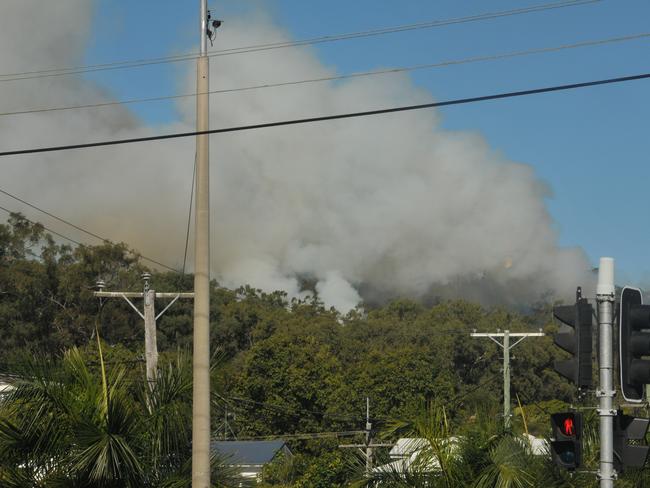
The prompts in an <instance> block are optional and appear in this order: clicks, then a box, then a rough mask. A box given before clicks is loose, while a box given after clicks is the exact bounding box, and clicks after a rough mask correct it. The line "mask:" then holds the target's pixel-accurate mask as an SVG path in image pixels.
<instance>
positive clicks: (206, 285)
mask: <svg viewBox="0 0 650 488" xmlns="http://www.w3.org/2000/svg"><path fill="white" fill-rule="evenodd" d="M199 1H200V5H201V25H200V38H199V39H200V46H201V50H200V56H199V58H198V60H197V72H196V93H197V95H196V130H197V131H198V132H200V131H207V130H209V129H210V120H209V119H210V117H209V95H208V91H209V89H210V84H209V62H208V56H207V54H208V34H207V33H208V5H207V0H199ZM209 149H210V148H209V136H208V135H207V134H206V135H199V136H197V137H196V207H195V208H196V212H195V216H196V217H195V218H196V221H195V245H194V332H193V334H194V349H193V396H192V488H210V180H209V178H210V173H209V169H210V163H209V159H210V158H209Z"/></svg>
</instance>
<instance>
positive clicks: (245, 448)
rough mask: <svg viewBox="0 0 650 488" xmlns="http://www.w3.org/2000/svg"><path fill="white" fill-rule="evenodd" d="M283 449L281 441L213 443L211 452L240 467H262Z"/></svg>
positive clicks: (283, 444)
mask: <svg viewBox="0 0 650 488" xmlns="http://www.w3.org/2000/svg"><path fill="white" fill-rule="evenodd" d="M284 447H285V442H284V441H283V440H276V441H214V442H212V443H210V448H211V449H212V450H216V451H219V452H220V453H221V454H223V455H224V456H226V457H227V458H228V460H227V462H229V463H232V464H242V465H262V464H266V463H268V462H271V460H272V459H273V458H274V457H275V455H276V454H277V453H278V451H280V450H281V449H283V448H284Z"/></svg>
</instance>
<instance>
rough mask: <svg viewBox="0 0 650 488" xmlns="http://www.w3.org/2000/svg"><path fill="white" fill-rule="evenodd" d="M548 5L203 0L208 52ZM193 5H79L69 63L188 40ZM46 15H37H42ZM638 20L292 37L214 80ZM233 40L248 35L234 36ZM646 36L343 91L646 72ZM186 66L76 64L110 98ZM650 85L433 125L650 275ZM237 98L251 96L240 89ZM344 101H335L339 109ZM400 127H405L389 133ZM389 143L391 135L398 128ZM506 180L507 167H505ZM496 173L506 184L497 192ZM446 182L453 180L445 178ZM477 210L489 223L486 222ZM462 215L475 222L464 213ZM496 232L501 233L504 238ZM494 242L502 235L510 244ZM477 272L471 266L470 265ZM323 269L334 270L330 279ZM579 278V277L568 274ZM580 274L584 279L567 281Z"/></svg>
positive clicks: (449, 53)
mask: <svg viewBox="0 0 650 488" xmlns="http://www.w3.org/2000/svg"><path fill="white" fill-rule="evenodd" d="M10 1H15V0H10ZM543 3H552V2H543V1H538V2H534V1H525V2H522V1H516V2H515V1H505V0H503V1H497V0H494V1H491V2H484V1H464V2H457V1H452V0H441V1H437V2H428V1H415V0H412V1H408V2H385V1H384V2H377V1H376V0H375V1H370V0H360V1H355V2H344V1H339V0H330V1H328V2H319V1H316V2H304V1H288V0H266V1H265V0H238V1H219V2H217V1H214V2H209V6H210V8H211V10H212V12H213V15H214V16H215V17H217V18H220V19H222V20H223V21H224V23H223V25H222V27H221V28H220V29H219V31H218V33H217V37H216V39H215V44H214V47H212V48H210V49H212V50H217V49H220V46H228V47H233V46H237V45H250V43H255V42H254V41H256V40H259V41H258V42H269V41H273V40H274V39H276V38H278V36H281V37H282V40H285V39H290V40H299V39H305V38H312V37H320V36H326V35H336V34H341V33H347V32H358V31H366V30H372V29H377V28H383V27H391V26H397V25H405V24H413V23H420V22H426V21H432V20H446V19H452V18H460V17H467V16H473V15H479V14H483V13H487V12H497V11H505V10H510V9H518V8H522V7H525V6H533V5H540V4H543ZM198 5H199V2H152V1H148V0H147V1H140V2H128V1H126V0H110V1H109V0H97V1H95V2H94V8H93V9H92V11H91V12H90V14H89V15H90V18H89V22H88V24H87V25H85V26H84V27H83V28H84V29H87V33H86V34H85V36H84V38H83V39H84V40H83V46H80V47H79V49H80V55H79V59H78V62H79V63H81V64H99V63H107V62H114V61H122V60H134V59H147V58H154V57H161V56H168V55H173V54H184V53H192V52H196V50H197V42H198V41H197V39H198V33H197V30H198V28H197V25H198ZM44 17H45V19H44V20H43V21H44V22H45V21H47V20H46V18H47V16H46V15H45V16H44ZM648 18H650V3H649V2H647V1H646V0H625V1H614V0H602V1H594V2H590V3H585V4H583V5H576V6H571V7H565V8H558V9H551V10H547V11H543V12H534V13H528V14H523V15H514V16H506V17H502V18H496V19H490V20H483V21H477V22H466V23H460V24H456V25H447V26H441V27H436V28H427V29H419V30H414V31H406V32H400V33H392V34H386V35H382V36H373V37H367V38H362V39H352V40H345V41H337V42H329V43H321V44H316V45H313V46H308V47H301V48H299V51H300V52H299V54H296V53H294V54H291V53H289V51H292V50H293V51H298V48H287V49H285V50H283V51H287V54H283V53H276V54H275V55H276V56H286V57H287V58H289V57H291V56H305V59H304V60H302V61H301V62H300V63H299V64H298V63H296V65H295V66H291V67H290V68H291V69H289V68H287V67H286V66H285V65H284V64H283V63H282V62H280V61H281V58H276V59H278V60H280V61H278V62H277V66H278V69H274V66H273V65H272V64H271V65H266V64H264V63H260V67H259V69H252V68H247V69H246V70H244V69H242V70H241V73H233V72H232V71H231V72H230V73H224V74H223V79H224V80H225V81H224V83H225V82H231V83H235V82H236V83H237V85H236V86H246V85H256V84H263V83H266V82H269V81H272V82H277V81H292V80H296V79H308V78H312V77H317V76H322V75H323V73H326V74H328V75H339V74H349V73H355V72H362V71H368V70H377V69H385V68H394V67H404V66H412V65H419V64H430V63H439V62H444V61H452V60H461V59H465V58H472V57H480V56H490V55H498V54H504V53H510V52H514V51H525V50H530V49H539V48H549V47H556V46H561V45H569V44H573V43H578V42H584V41H593V40H601V39H609V38H614V37H621V36H629V35H635V34H643V33H647V32H648V28H647V19H648ZM269 26H272V27H269ZM26 28H27V26H26ZM255 29H258V31H257V32H256V31H255ZM274 36H275V37H274ZM239 40H241V42H243V44H241V43H240V44H237V41H239ZM649 44H650V38H648V37H646V38H642V39H637V40H631V41H628V42H620V43H613V44H607V45H599V46H592V47H583V48H578V49H567V50H563V51H559V52H552V53H545V54H534V55H529V56H523V57H516V58H511V59H506V60H497V61H483V62H475V63H468V64H462V65H457V66H445V67H440V68H433V69H424V70H418V71H414V72H411V73H408V74H401V75H384V76H378V77H375V78H370V79H366V80H368V81H366V82H365V83H366V85H365V86H366V89H367V90H368V91H372V89H373V87H377V90H378V91H379V92H380V93H381V90H382V89H383V87H384V85H390V84H391V83H394V84H395V86H393V87H392V88H390V89H387V90H388V91H387V92H386V93H390V96H384V97H382V96H379V95H377V96H374V97H371V96H369V97H361V96H360V97H357V99H356V100H353V101H352V102H350V108H354V109H356V110H364V109H366V110H371V109H376V108H384V107H388V106H394V105H396V104H399V103H398V102H404V101H409V100H411V99H413V100H417V101H432V100H433V101H444V100H451V99H456V98H465V97H474V96H480V95H487V94H493V93H500V92H508V91H516V90H525V89H530V88H537V87H545V86H551V85H560V84H568V83H579V82H585V81H591V80H598V79H606V78H613V77H619V76H626V75H635V74H641V73H646V72H649V71H650V69H649V68H650V66H649V65H648V61H647V60H648V59H649V58H648V47H649ZM238 56H240V57H246V56H251V55H250V54H248V55H247V54H242V55H238ZM231 57H234V56H231ZM226 58H230V57H224V58H220V57H215V58H212V59H211V67H212V70H213V72H215V73H217V74H219V73H220V71H219V70H220V68H221V67H223V68H224V70H233V69H237V66H238V65H237V64H236V63H234V62H230V60H229V59H226ZM70 59H72V58H70ZM41 63H44V61H41ZM242 63H245V62H244V61H242ZM55 65H57V66H58V64H56V63H55ZM50 67H52V66H50V65H47V63H45V65H39V66H34V68H35V69H39V68H45V69H46V68H50ZM293 68H295V69H293ZM12 69H13V67H12V66H9V67H7V69H5V70H3V71H4V72H5V73H7V72H12ZM283 69H286V71H283ZM192 70H193V63H192V62H190V63H171V64H160V65H153V66H148V67H142V68H137V69H130V70H109V71H99V72H95V73H88V74H84V75H83V79H84V80H86V81H87V82H89V83H92V84H93V85H94V86H97V87H100V89H101V93H102V94H103V95H104V96H105V97H106V98H108V99H111V100H126V99H132V98H140V97H152V96H164V95H170V94H176V93H188V92H191V90H192V84H191V77H192V74H193V71H192ZM391 77H394V78H397V79H398V80H399V81H394V82H393V81H392V80H390V79H389V78H391ZM387 79H388V80H387ZM221 81H222V78H221V77H220V76H217V77H215V81H214V82H213V83H212V86H211V88H212V89H218V88H231V87H234V85H224V86H220V85H218V83H219V82H221ZM345 83H346V82H336V83H332V84H331V85H330V86H331V89H332V90H334V91H336V88H337V86H339V87H342V88H344V87H345V86H344V85H345ZM400 83H401V85H400ZM649 83H650V82H649V81H648V80H642V81H633V82H628V83H623V84H614V85H607V86H601V87H594V88H587V89H583V90H574V91H567V92H561V93H552V94H543V95H535V96H529V97H518V98H513V99H507V100H495V101H489V102H481V103H475V104H471V105H462V106H452V107H447V108H441V109H439V110H436V112H435V117H436V122H435V123H436V124H439V130H442V131H445V133H446V134H450V135H451V136H450V137H453V135H454V134H459V135H460V137H463V138H471V137H473V136H476V137H477V138H479V139H480V141H481V142H480V143H477V144H479V145H481V147H483V146H485V147H484V148H483V149H482V150H484V151H485V153H486V154H488V155H489V158H492V157H494V158H497V159H499V160H501V159H503V160H507V161H509V162H514V163H520V164H521V165H523V166H525V168H527V169H526V171H530V172H531V174H532V175H533V176H526V177H525V183H526V184H528V183H530V181H529V180H531V181H532V180H534V181H535V184H534V185H533V186H534V187H535V190H534V191H538V190H539V191H540V194H541V195H542V196H541V197H540V198H541V199H542V201H543V205H544V207H545V211H547V212H548V214H549V216H550V222H545V221H540V222H539V226H540V227H546V226H548V227H549V228H550V229H551V230H552V231H553V232H555V233H556V235H557V244H558V245H559V247H561V248H566V249H573V248H579V249H582V250H584V253H586V256H587V259H588V261H589V264H590V265H591V266H596V265H597V263H598V258H599V257H600V256H612V257H614V258H615V259H616V266H617V282H618V283H620V284H625V283H630V284H635V285H641V286H646V287H648V286H650V263H649V262H648V259H647V258H646V252H645V250H646V243H647V242H648V241H649V238H650V227H649V226H648V225H646V224H647V216H648V210H649V205H648V202H647V196H646V195H647V193H646V192H647V190H646V187H647V184H646V182H647V181H649V177H650V165H648V164H646V161H647V155H648V153H649V151H648V149H650V147H649V146H650V138H649V137H648V136H649V135H650V134H649V130H648V127H649V126H648V123H647V114H648V108H649V107H650V103H649V102H650V95H649V94H648V93H649V92H648V86H649V85H648V84H649ZM391 86H392V85H391ZM400 87H407V89H408V91H409V94H400V93H395V92H394V90H398V89H400ZM309 89H310V88H309V87H305V88H304V89H302V88H301V91H300V97H301V98H299V99H302V97H306V98H305V99H307V100H308V97H309V96H310V93H312V96H313V97H321V98H323V100H325V99H326V98H327V96H328V93H326V92H323V91H322V90H321V91H319V90H318V89H317V88H314V89H313V91H312V92H310V91H309ZM292 90H295V88H293V87H285V88H278V89H272V90H268V91H266V92H265V93H262V92H264V90H259V91H258V92H260V94H259V95H258V94H256V95H255V96H257V97H259V98H258V99H257V102H258V103H263V104H267V103H269V104H270V107H275V108H276V110H275V111H273V110H260V111H259V113H257V112H256V111H255V110H252V109H251V110H248V111H247V112H246V115H247V117H248V118H245V117H243V116H242V118H240V117H239V116H235V115H233V116H232V118H231V119H232V120H235V121H237V122H240V123H259V122H268V121H273V120H282V119H285V118H287V114H291V113H293V112H292V108H291V107H288V106H287V104H291V103H292ZM391 90H392V91H391ZM229 96H231V95H229V94H220V95H214V96H212V97H211V104H212V110H213V111H214V113H215V114H217V117H219V107H220V106H223V107H225V109H227V110H231V111H236V110H237V105H233V103H232V102H231V101H228V100H227V99H226V97H229ZM263 97H267V99H268V100H267V99H264V98H263ZM231 100H232V99H231ZM241 100H242V101H244V103H245V99H241ZM357 102H358V103H357ZM296 103H297V101H296ZM190 105H191V104H190ZM190 105H187V104H186V105H183V104H179V103H178V102H177V101H163V102H155V103H146V104H145V103H143V104H133V105H129V106H128V110H129V116H130V117H132V118H133V120H134V121H135V122H134V123H136V124H138V125H139V126H143V127H146V129H147V131H148V133H149V132H150V133H160V132H166V131H169V130H170V128H173V127H177V126H178V124H180V121H182V120H185V121H187V120H191V114H190V115H188V114H189V111H191V106H190ZM306 106H310V104H309V103H307V104H306ZM314 107H315V108H318V109H319V110H321V112H319V113H311V114H310V115H327V114H328V113H331V112H328V110H333V109H336V108H337V104H334V103H333V104H331V106H330V105H328V104H327V103H325V102H324V101H323V103H321V104H319V105H314ZM342 108H343V107H341V110H339V111H343V110H342ZM334 111H336V110H334ZM276 114H277V115H276ZM301 114H302V112H301ZM224 117H225V119H224V121H228V120H231V119H229V118H228V117H229V114H227V115H224ZM257 117H260V118H259V119H258V118H257ZM213 119H214V117H213ZM219 122H221V120H217V122H213V127H218V126H219ZM389 136H390V133H388V137H389ZM382 137H387V136H385V135H382ZM396 137H401V136H400V134H396ZM423 137H426V135H425V136H423ZM71 140H72V139H71ZM404 140H405V141H408V142H407V143H405V144H406V145H405V146H402V147H401V150H402V152H405V153H406V152H408V151H409V145H411V146H412V145H413V144H416V145H417V144H418V141H417V139H412V140H411V139H408V138H404ZM79 142H83V141H79ZM395 142H396V145H398V143H399V142H400V141H395ZM215 150H216V151H217V152H218V151H219V148H218V142H217V144H214V143H213V151H215ZM214 157H217V156H214V155H213V158H214ZM342 157H345V154H343V156H342ZM398 157H399V156H398V155H396V158H398ZM406 170H408V168H407V169H406ZM481 171H482V170H481V169H476V168H474V169H471V168H470V169H469V170H468V171H467V172H466V173H465V174H464V178H468V179H470V178H473V177H476V178H485V174H483V173H482V172H481ZM495 178H498V176H495ZM508 178H509V176H508V174H506V175H505V176H504V180H505V181H507V180H508ZM537 183H539V185H537ZM486 184H487V183H486ZM503 185H504V183H503V182H501V181H498V180H495V181H494V182H493V183H492V187H493V188H494V191H493V192H492V193H490V194H487V196H486V197H485V198H487V199H493V200H496V201H497V202H492V203H490V204H486V211H489V209H490V208H491V207H490V205H493V206H495V207H494V208H500V207H499V205H502V206H505V207H507V206H508V205H512V206H517V205H518V203H517V201H516V200H510V199H509V198H510V197H509V195H510V193H507V192H512V191H513V190H512V189H511V188H510V187H509V186H507V185H506V186H503ZM531 185H532V183H531ZM502 186H503V188H504V193H501V190H500V188H501V187H502ZM533 186H530V188H533ZM538 186H539V188H538ZM463 187H464V183H459V191H462V188H463ZM522 188H528V187H527V186H522ZM447 189H448V190H450V191H452V192H453V188H447ZM531 191H532V190H531ZM499 198H503V199H504V201H503V202H502V203H501V204H499V203H498V200H499ZM536 212H537V211H535V212H531V213H530V218H531V221H530V222H526V223H521V225H522V226H524V227H531V228H534V227H535V226H537V225H538V222H537V221H536V219H537V217H536V216H538V215H541V214H539V213H536ZM522 218H525V217H522ZM542 220H543V219H542ZM486 221H487V222H489V219H486ZM457 224H458V225H461V226H462V225H474V226H477V227H480V226H481V225H482V223H479V224H477V223H476V222H474V221H472V220H468V221H460V222H458V223H457ZM426 225H432V226H436V225H437V221H436V220H435V219H432V221H431V222H430V223H426ZM513 225H516V224H513ZM441 228H443V227H442V226H441ZM494 231H495V232H501V233H502V234H503V233H507V232H508V227H507V226H504V227H503V228H498V227H495V228H494ZM544 232H545V231H544ZM489 234H490V229H487V230H485V231H484V235H485V237H486V246H490V243H489V241H490V239H492V238H493V237H494V236H490V235H489ZM480 236H481V234H480V232H478V233H476V234H473V237H472V239H480ZM502 237H503V238H504V239H505V240H507V236H502ZM503 246H505V247H507V246H506V245H505V244H503ZM143 252H145V251H143ZM145 253H146V252H145ZM495 259H496V258H495ZM499 259H501V258H499ZM508 259H510V258H508V257H507V258H506V261H507V260H508ZM294 265H295V263H294ZM477 266H478V264H477ZM554 266H555V265H554ZM305 269H306V268H305ZM305 269H303V268H300V269H299V270H298V271H301V272H302V271H305ZM477 269H478V267H477ZM532 269H533V268H530V269H529V274H528V275H526V276H527V279H529V278H531V277H533V276H534V272H533V271H532ZM307 271H308V272H309V273H311V272H314V273H316V275H319V273H320V274H321V275H323V276H325V275H327V276H328V277H329V278H328V280H329V281H327V280H325V279H324V278H323V287H327V286H328V283H329V284H332V283H334V282H336V280H337V279H339V278H344V280H347V282H349V283H352V284H353V285H355V286H356V284H359V283H362V282H363V281H364V280H365V279H367V278H368V276H370V275H372V273H370V274H368V273H369V272H367V273H366V274H364V273H362V272H359V273H360V274H359V276H353V277H350V276H339V275H337V274H336V273H338V272H339V271H338V270H312V269H311V268H309V269H308V270H307ZM472 272H473V273H474V272H475V270H474V269H473V268H472ZM328 273H329V274H328ZM332 273H334V274H335V275H336V276H334V277H332ZM450 273H451V271H450ZM343 274H344V275H345V273H343ZM319 276H320V275H319ZM522 276H523V275H522ZM319 279H320V278H319ZM445 279H447V278H445ZM579 279H580V278H578V277H576V281H577V280H579ZM569 281H570V278H569ZM578 284H581V283H579V282H578V283H575V285H578ZM353 295H354V294H353Z"/></svg>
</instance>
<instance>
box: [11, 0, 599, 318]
mask: <svg viewBox="0 0 650 488" xmlns="http://www.w3.org/2000/svg"><path fill="white" fill-rule="evenodd" d="M54 4H56V5H54ZM2 9H3V14H2V16H0V59H2V63H1V65H2V72H4V73H9V72H22V71H31V70H33V69H35V68H36V69H38V68H48V67H60V66H75V65H79V64H83V62H82V57H83V51H84V46H85V45H86V43H87V42H88V25H89V23H90V19H91V15H92V2H89V1H88V0H58V1H57V2H45V3H43V2H39V1H36V0H4V2H3V7H2ZM37 10H38V11H39V17H38V19H34V17H33V15H32V12H34V11H37ZM26 18H29V19H31V20H32V22H31V23H30V26H29V28H26V26H25V25H23V21H22V20H21V19H26ZM39 19H42V20H39ZM35 23H36V24H38V25H34V24H35ZM224 25H225V27H224V28H222V29H221V30H220V31H219V34H218V36H219V37H218V45H219V49H227V48H230V47H238V46H244V45H251V44H257V43H260V42H268V41H281V40H291V39H290V36H289V35H288V34H287V33H286V32H284V31H283V30H282V29H281V28H279V27H278V26H276V25H273V23H272V22H271V21H270V20H268V19H267V18H266V17H264V16H263V15H259V16H256V17H253V18H247V19H239V20H237V19H228V23H227V25H226V24H224ZM116 57H118V58H122V57H128V56H126V55H123V56H116ZM184 66H185V68H184V71H183V72H182V75H181V77H180V78H179V80H178V90H179V91H182V92H193V91H194V90H195V82H194V79H195V68H194V67H193V64H192V63H188V64H186V65H184ZM334 74H336V70H335V68H333V67H328V66H324V65H323V64H322V63H321V62H320V61H319V59H318V58H317V57H316V56H315V53H314V51H313V50H312V49H310V48H309V47H301V48H291V49H282V50H271V51H261V52H255V53H247V54H241V55H230V56H218V57H215V58H212V59H211V89H213V90H214V89H228V88H236V87H242V86H250V85H256V84H260V83H275V82H284V81H290V80H299V79H304V78H316V77H320V76H329V75H334ZM134 75H135V73H131V72H129V71H128V70H127V71H124V76H134ZM152 94H156V95H157V94H159V93H158V92H155V90H152ZM111 99H112V97H111V95H110V92H109V91H108V90H107V89H106V87H102V86H100V85H98V84H97V83H94V82H89V81H87V80H84V79H83V78H81V77H71V76H65V77H49V78H41V79H36V80H23V81H14V82H0V110H1V111H3V112H4V111H10V110H17V109H25V108H38V107H50V106H61V105H77V104H84V103H96V102H97V101H102V100H111ZM432 100H433V98H432V94H430V93H428V92H426V91H424V90H422V89H419V88H416V87H414V86H413V84H412V83H411V81H410V79H409V78H408V76H405V75H403V76H399V75H392V76H382V77H374V78H365V79H363V78H357V79H351V80H349V81H344V82H328V83H313V84H305V85H292V86H288V87H281V88H270V89H264V90H250V91H239V92H232V93H226V94H219V95H213V96H212V97H211V126H212V127H213V128H218V127H228V126H233V125H241V124H250V123H258V122H268V121H276V120H284V119H292V118H299V117H308V116H314V115H327V114H334V113H339V112H349V111H355V110H368V109H374V108H383V107H391V106H396V105H402V104H415V103H425V102H429V101H432ZM178 114H179V117H178V122H176V123H174V124H169V125H165V126H157V127H147V126H145V125H144V124H143V123H142V122H140V121H139V120H138V118H137V117H136V116H134V115H133V113H132V112H131V111H130V109H129V106H117V107H108V108H101V109H100V108H98V109H85V110H76V111H64V112H50V113H40V114H30V115H20V116H11V117H0V147H2V148H4V149H14V148H24V147H34V146H44V145H50V144H54V145H58V144H66V143H76V142H86V141H96V140H103V139H119V138H126V137H137V136H140V135H148V134H157V133H168V132H174V131H188V130H192V129H193V128H194V102H193V100H192V99H188V100H182V101H180V102H179V104H178ZM440 123H441V122H440V114H439V112H437V111H435V110H426V111H416V112H409V113H401V114H395V115H387V116H377V117H366V118H360V119H348V120H343V121H337V122H323V123H316V124H310V125H302V126H289V127H278V128H272V129H265V130H256V131H244V132H235V133H229V134H222V135H215V136H212V137H211V185H212V193H211V207H212V227H211V232H212V273H213V276H214V277H215V278H217V279H218V280H219V281H220V282H221V283H222V284H225V285H227V286H238V285H241V284H245V283H247V284H251V285H252V286H254V287H259V288H262V289H264V290H269V291H270V290H276V289H283V290H286V291H287V292H288V293H289V295H290V296H300V295H301V293H304V290H303V289H302V288H303V286H304V283H315V285H314V287H313V288H314V291H315V292H316V293H318V295H319V297H320V298H321V299H322V300H323V301H324V302H325V303H326V304H327V305H331V306H335V307H337V308H338V309H339V310H341V311H347V310H349V309H350V308H353V307H354V306H355V305H356V304H357V303H359V302H360V301H361V300H369V301H376V300H383V299H385V298H389V297H394V296H410V297H416V298H427V297H432V296H439V297H457V296H461V297H467V298H471V299H475V300H480V301H482V302H484V303H514V304H524V303H529V302H530V301H536V300H539V299H540V298H549V297H560V298H565V299H571V297H572V292H573V290H574V289H575V286H576V285H577V284H582V285H584V286H585V288H589V286H590V285H591V280H592V278H591V276H590V274H589V268H590V267H589V263H588V261H587V259H586V258H585V256H584V253H583V252H582V251H581V250H579V249H565V248H560V247H559V246H558V244H557V232H556V230H555V229H554V226H553V222H552V220H551V218H550V216H549V213H548V211H547V209H546V206H545V202H544V198H545V196H547V192H548V190H547V188H546V187H545V185H544V184H543V183H542V182H540V181H539V179H538V178H537V177H536V176H535V173H534V171H533V170H532V168H531V167H530V166H527V165H525V164H519V163H515V162H512V161H508V160H507V159H505V158H504V157H503V155H501V154H499V153H498V152H496V151H494V150H492V149H491V148H490V146H489V142H488V141H486V140H485V139H484V138H483V137H481V135H480V134H476V133H469V132H450V131H447V130H443V129H442V128H441V125H440ZM0 164H1V165H2V174H3V177H2V184H1V185H0V188H2V189H4V190H7V191H10V192H12V193H14V194H16V195H19V196H22V197H23V198H25V199H26V200H28V201H31V202H32V203H35V204H36V205H39V206H41V207H44V208H47V209H49V210H51V211H52V212H53V213H55V214H58V215H60V216H62V217H65V218H67V219H69V220H71V221H73V222H76V223H78V224H80V225H83V226H85V227H87V228H88V229H90V230H92V231H93V232H95V233H97V234H100V235H104V236H107V237H109V238H111V239H112V240H115V241H124V242H127V243H129V244H130V245H131V246H133V247H134V248H136V249H138V250H140V251H141V252H142V253H143V254H145V255H147V256H151V257H155V258H157V259H159V260H161V261H164V262H167V263H168V264H170V265H173V266H177V267H180V266H181V263H182V257H183V249H184V243H185V226H186V222H187V212H188V208H189V196H190V187H191V181H192V169H193V164H194V141H193V140H192V139H176V140H172V141H163V142H153V143H146V144H131V145H126V146H111V147H105V148H99V149H89V150H81V151H68V152H61V153H44V154H37V155H30V156H20V157H12V158H4V159H3V160H2V161H0ZM0 203H1V204H3V205H4V206H7V207H8V208H12V209H16V210H22V211H24V212H25V213H26V214H27V215H29V216H34V217H35V218H39V219H43V216H38V215H36V214H34V212H33V210H30V209H28V208H26V207H21V206H20V205H18V204H17V202H14V201H11V200H9V199H7V198H5V197H2V198H1V199H0ZM43 222H46V224H48V223H51V222H50V221H48V220H47V219H44V220H43ZM51 225H52V226H53V227H55V228H56V229H57V230H61V231H63V232H64V233H66V234H68V235H71V236H74V237H76V238H79V239H81V238H83V239H84V240H86V241H88V238H87V237H84V236H82V235H80V234H78V233H76V232H75V231H74V230H72V229H63V228H62V227H61V224H57V223H52V224H51Z"/></svg>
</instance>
